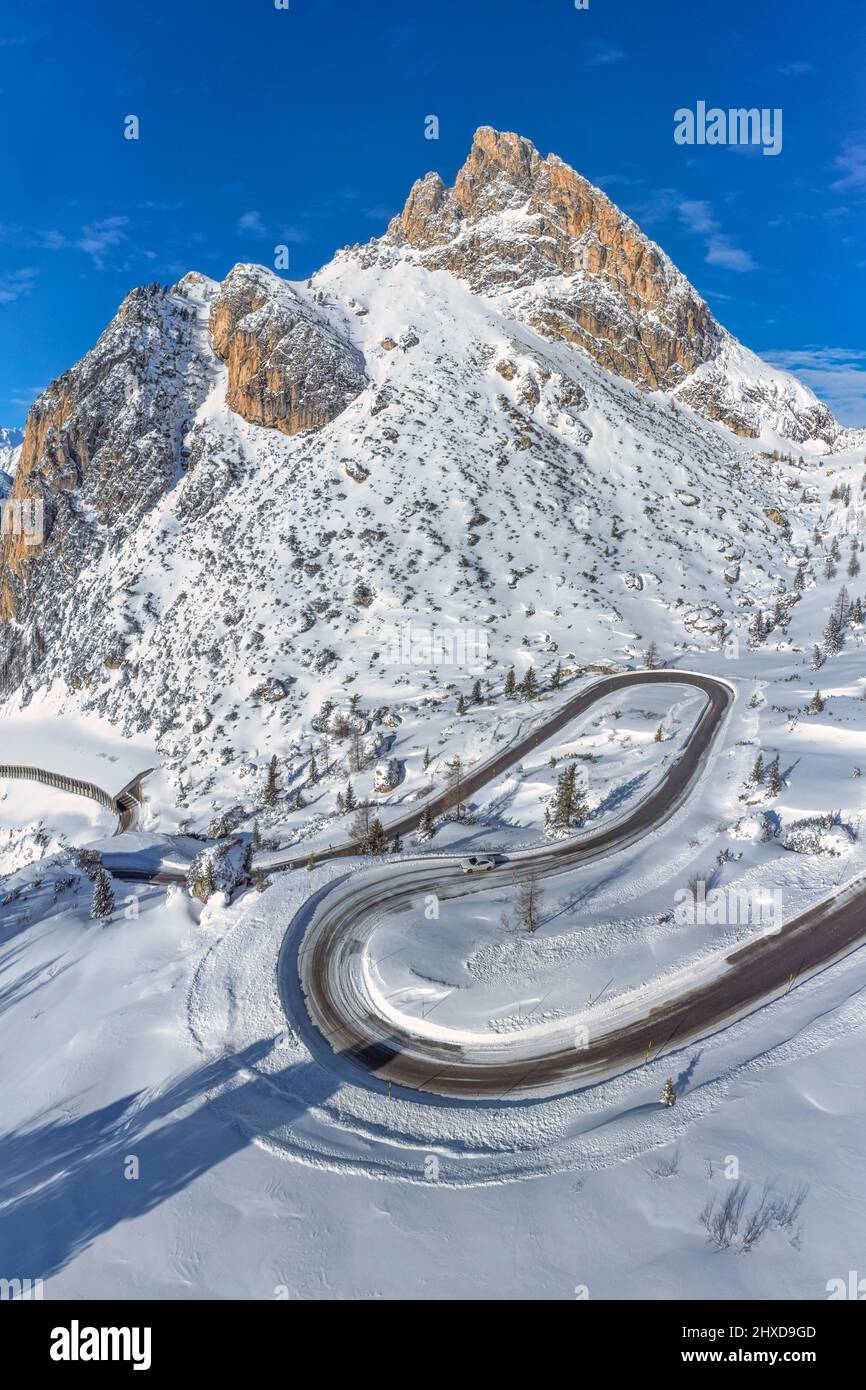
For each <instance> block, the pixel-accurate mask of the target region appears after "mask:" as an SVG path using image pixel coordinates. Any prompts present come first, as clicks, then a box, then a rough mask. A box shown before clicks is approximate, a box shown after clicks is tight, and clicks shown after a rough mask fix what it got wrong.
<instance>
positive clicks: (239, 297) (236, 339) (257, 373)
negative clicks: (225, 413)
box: [210, 265, 366, 434]
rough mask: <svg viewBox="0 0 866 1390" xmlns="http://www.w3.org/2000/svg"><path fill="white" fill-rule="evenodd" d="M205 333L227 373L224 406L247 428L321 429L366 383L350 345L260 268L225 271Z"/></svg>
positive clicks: (287, 287)
mask: <svg viewBox="0 0 866 1390" xmlns="http://www.w3.org/2000/svg"><path fill="white" fill-rule="evenodd" d="M210 332H211V338H212V341H213V346H214V351H215V352H216V353H217V355H218V356H219V357H221V358H222V359H223V361H224V362H225V363H226V366H227V368H228V389H227V392H226V401H227V403H228V405H229V406H230V408H231V409H232V410H234V411H236V412H237V413H238V415H241V416H243V418H244V419H245V420H249V421H250V422H251V423H252V424H256V425H267V426H269V427H270V428H272V429H278V430H282V432H283V433H284V434H297V433H298V432H299V431H301V430H319V429H322V427H323V426H324V425H327V424H329V423H330V421H331V420H334V419H336V417H337V416H338V415H340V414H342V412H343V411H344V410H345V409H346V406H347V405H349V403H350V402H351V401H353V400H354V399H355V397H356V396H357V395H359V394H360V392H361V391H363V389H364V387H365V385H366V378H365V375H364V367H363V362H362V361H361V359H360V356H359V354H358V353H357V352H356V351H355V349H354V348H353V347H352V346H351V345H350V344H349V342H348V341H347V340H346V339H344V338H342V337H341V336H340V335H339V334H338V333H337V332H336V331H335V329H334V328H333V327H331V325H330V323H329V322H328V321H327V319H326V318H325V317H324V316H323V315H322V314H319V313H318V312H317V311H316V308H315V306H314V305H311V304H309V303H307V302H306V301H305V300H302V299H301V298H300V297H299V295H298V294H297V293H296V292H295V290H294V289H292V287H291V286H290V285H288V284H287V283H286V282H285V281H284V280H281V279H280V278H279V276H277V275H273V274H272V273H271V272H270V271H267V270H265V269H264V268H263V267H262V266H253V265H237V266H235V267H234V269H233V270H232V271H231V272H230V274H229V275H228V276H227V278H226V279H225V280H224V281H223V283H222V285H221V286H220V290H219V293H218V295H217V296H216V298H215V299H214V301H213V304H212V306H211V311H210Z"/></svg>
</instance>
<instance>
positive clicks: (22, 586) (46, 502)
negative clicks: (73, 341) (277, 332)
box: [0, 285, 209, 688]
mask: <svg viewBox="0 0 866 1390" xmlns="http://www.w3.org/2000/svg"><path fill="white" fill-rule="evenodd" d="M200 326H201V325H200V306H199V305H198V304H197V302H196V301H195V300H194V299H189V298H187V297H186V296H185V295H184V294H183V293H179V294H168V293H166V292H165V291H164V290H163V289H161V288H160V287H159V286H156V285H152V286H147V287H143V288H139V289H135V290H133V291H132V292H131V293H130V294H129V295H127V297H126V299H125V300H124V302H123V304H122V305H121V307H120V309H119V311H118V313H117V315H116V317H115V318H114V319H113V320H112V322H111V324H110V325H109V326H108V328H107V329H106V331H105V332H104V333H103V335H102V337H101V338H100V339H99V341H98V343H97V344H96V346H95V347H94V348H93V349H92V350H91V351H90V352H89V353H88V354H87V355H86V357H84V358H83V359H82V360H81V362H79V363H78V365H77V366H76V367H73V368H72V369H71V370H70V371H68V372H65V373H64V374H63V376H61V377H59V378H58V379H57V380H56V381H55V382H53V383H52V384H51V386H49V387H48V389H47V390H46V391H45V392H43V394H42V395H41V396H40V397H39V399H38V400H37V401H36V402H35V403H34V405H33V406H32V408H31V410H30V413H29V416H28V420H27V429H26V433H25V438H24V443H23V446H22V448H21V453H20V457H19V460H18V466H17V470H16V474H15V479H14V482H13V485H12V489H11V494H10V497H11V500H12V501H20V502H21V503H22V504H25V505H28V504H30V503H31V502H33V501H38V502H41V503H42V505H43V508H44V517H45V532H46V538H45V542H44V544H42V545H33V544H32V543H31V541H30V538H29V537H28V536H26V535H24V534H21V533H19V534H16V532H15V531H14V530H12V531H7V534H6V535H4V537H3V539H2V543H0V575H2V582H0V623H2V624H3V625H2V628H0V671H2V675H3V684H4V686H5V687H7V688H8V687H9V686H10V685H12V686H14V685H16V684H18V683H20V682H21V681H23V680H25V679H27V677H28V675H29V674H30V673H31V671H32V670H33V668H34V666H37V665H38V663H39V661H40V659H41V656H42V652H43V645H44V642H43V634H44V633H49V632H51V633H56V632H57V630H58V624H59V622H60V614H61V611H62V608H63V603H64V600H65V596H66V591H67V589H68V587H69V586H70V585H71V584H73V583H74V581H75V578H76V576H77V575H78V574H79V573H81V572H82V570H84V569H85V568H86V567H87V565H88V564H90V563H91V562H92V561H93V560H95V559H96V558H97V557H98V556H100V555H101V554H102V553H103V551H104V550H105V549H106V548H108V549H111V548H112V547H113V546H117V545H119V544H121V543H122V542H123V540H124V539H125V537H127V536H128V535H129V534H130V533H131V532H132V531H134V529H135V527H136V526H137V525H138V524H139V523H140V522H141V520H142V518H143V517H145V516H146V515H148V514H149V513H150V512H151V511H152V510H153V508H154V507H155V506H156V505H157V503H158V502H159V499H160V498H161V497H162V496H163V495H164V494H165V492H166V491H167V489H168V488H169V487H170V486H171V484H172V483H173V482H174V481H175V480H176V478H177V477H178V476H180V474H181V472H182V469H183V466H184V458H185V446H184V438H185V436H186V434H187V431H188V430H189V427H190V425H191V423H192V420H193V418H194V416H195V412H196V410H197V408H198V406H199V404H200V403H201V401H202V400H203V399H204V395H205V394H206V391H207V390H208V388H209V381H208V376H207V372H206V369H205V365H204V362H203V358H202V353H201V341H200V339H201V333H200ZM69 642H70V649H71V650H74V647H75V638H74V634H72V635H70V638H69ZM106 655H108V653H106Z"/></svg>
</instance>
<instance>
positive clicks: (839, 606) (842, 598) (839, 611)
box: [833, 584, 851, 627]
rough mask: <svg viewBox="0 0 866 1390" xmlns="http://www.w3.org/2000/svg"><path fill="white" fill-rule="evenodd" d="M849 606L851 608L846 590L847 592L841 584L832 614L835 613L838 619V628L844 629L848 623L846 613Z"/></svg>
mask: <svg viewBox="0 0 866 1390" xmlns="http://www.w3.org/2000/svg"><path fill="white" fill-rule="evenodd" d="M850 606H851V600H850V597H849V594H848V590H847V588H846V587H845V585H844V584H843V585H842V588H841V589H840V590H839V592H838V594H837V595H836V602H835V603H834V604H833V612H834V613H835V615H836V617H837V618H838V619H839V626H840V627H844V626H845V624H846V623H847V621H848V611H849V609H850Z"/></svg>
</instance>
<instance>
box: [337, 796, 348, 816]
mask: <svg viewBox="0 0 866 1390" xmlns="http://www.w3.org/2000/svg"><path fill="white" fill-rule="evenodd" d="M345 809H346V802H345V799H344V797H343V793H342V792H337V815H338V816H341V815H342V814H343V812H344V811H345Z"/></svg>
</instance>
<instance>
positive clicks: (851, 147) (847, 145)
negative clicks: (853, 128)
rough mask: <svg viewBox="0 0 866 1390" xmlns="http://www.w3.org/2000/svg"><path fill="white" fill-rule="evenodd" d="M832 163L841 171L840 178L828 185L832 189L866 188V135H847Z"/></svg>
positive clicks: (839, 190) (861, 133) (838, 190)
mask: <svg viewBox="0 0 866 1390" xmlns="http://www.w3.org/2000/svg"><path fill="white" fill-rule="evenodd" d="M833 163H834V165H835V166H836V168H837V169H841V170H842V177H841V178H839V179H836V181H835V183H832V184H831V185H830V187H831V188H832V189H834V190H835V191H836V192H841V191H842V190H843V189H845V188H866V133H863V132H860V133H859V134H856V135H849V136H848V138H847V139H846V140H845V141H844V143H843V145H842V149H841V151H840V153H839V154H837V156H836V158H835V159H834V160H833Z"/></svg>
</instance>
